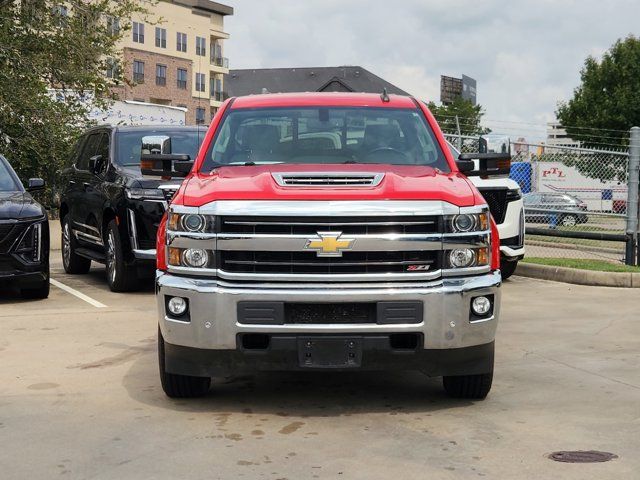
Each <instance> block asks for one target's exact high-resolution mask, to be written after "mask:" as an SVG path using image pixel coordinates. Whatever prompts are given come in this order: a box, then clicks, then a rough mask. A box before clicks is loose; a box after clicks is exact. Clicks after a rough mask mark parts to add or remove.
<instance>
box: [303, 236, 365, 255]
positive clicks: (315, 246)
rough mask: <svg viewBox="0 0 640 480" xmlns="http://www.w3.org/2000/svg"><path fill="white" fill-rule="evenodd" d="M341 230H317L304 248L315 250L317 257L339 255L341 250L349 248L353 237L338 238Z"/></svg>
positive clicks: (351, 245)
mask: <svg viewBox="0 0 640 480" xmlns="http://www.w3.org/2000/svg"><path fill="white" fill-rule="evenodd" d="M341 235H342V232H318V236H317V237H316V238H311V239H309V240H307V243H306V244H305V246H304V248H305V249H308V250H315V251H316V253H317V255H318V256H319V257H341V256H342V250H351V249H352V248H353V244H354V243H356V239H355V238H340V236H341Z"/></svg>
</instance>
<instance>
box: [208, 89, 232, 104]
mask: <svg viewBox="0 0 640 480" xmlns="http://www.w3.org/2000/svg"><path fill="white" fill-rule="evenodd" d="M211 98H213V99H214V100H215V101H216V102H224V101H225V100H226V99H227V98H229V94H227V92H216V91H213V90H212V91H211Z"/></svg>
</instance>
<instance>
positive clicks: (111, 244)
mask: <svg viewBox="0 0 640 480" xmlns="http://www.w3.org/2000/svg"><path fill="white" fill-rule="evenodd" d="M104 243H105V260H106V261H105V264H106V267H107V282H108V283H109V288H110V289H111V291H112V292H129V291H131V290H134V289H136V288H137V287H138V274H137V272H136V270H135V269H134V268H131V267H129V266H127V264H126V263H125V261H124V254H123V252H122V242H121V241H120V232H119V231H118V225H117V224H116V221H115V220H111V221H110V222H109V224H108V225H107V235H106V238H105V242H104Z"/></svg>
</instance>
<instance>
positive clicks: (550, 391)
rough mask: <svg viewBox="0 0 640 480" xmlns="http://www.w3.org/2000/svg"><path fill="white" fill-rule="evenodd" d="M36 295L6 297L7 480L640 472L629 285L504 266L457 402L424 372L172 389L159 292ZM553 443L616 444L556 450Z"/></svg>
mask: <svg viewBox="0 0 640 480" xmlns="http://www.w3.org/2000/svg"><path fill="white" fill-rule="evenodd" d="M53 260H54V265H53V272H52V276H53V278H54V279H55V280H56V281H58V282H61V284H60V285H61V286H66V287H70V288H71V289H74V292H75V291H77V292H80V293H81V294H83V295H85V296H86V298H84V299H82V298H78V297H77V296H74V295H73V294H71V293H69V291H66V290H62V289H60V288H57V287H52V290H51V296H50V298H49V299H48V300H46V301H35V302H34V301H31V302H29V301H23V300H20V299H19V296H18V295H17V294H15V293H12V292H2V293H1V294H0V332H1V335H0V372H1V374H0V378H1V379H2V382H1V383H0V440H1V441H0V444H1V445H2V448H0V478H3V479H4V478H6V479H22V478H25V479H26V478H29V479H41V478H47V479H49V478H57V477H60V478H70V479H71V478H72V479H76V478H77V479H138V478H140V479H152V478H194V479H196V478H202V479H204V478H206V479H212V478H219V479H230V478H250V479H254V478H256V479H257V478H265V479H291V480H294V479H295V480H297V479H306V478H309V479H312V478H345V479H374V478H376V479H377V478H390V477H398V478H430V479H431V478H437V479H440V478H442V479H454V478H456V479H457V478H476V477H486V478H492V479H515V478H536V479H547V478H554V479H565V478H566V479H591V478H593V479H596V478H597V479H609V478H616V479H637V478H640V473H639V472H640V455H638V453H639V452H640V435H638V431H639V429H640V348H639V345H640V322H639V321H638V318H640V317H639V314H638V310H639V308H640V291H638V290H625V289H611V288H597V287H582V286H575V285H566V284H561V283H553V282H545V281H539V280H533V279H525V278H520V277H514V279H513V280H511V281H508V282H506V283H505V285H504V294H503V315H502V319H501V325H500V327H499V331H498V339H497V360H496V377H495V380H494V388H493V390H492V392H491V393H490V395H489V397H488V398H487V399H486V400H485V401H484V402H469V401H456V400H451V399H449V398H447V397H445V396H444V394H443V392H442V390H441V387H440V380H439V379H428V378H425V377H423V376H421V375H419V374H412V373H407V374H373V373H361V374H356V373H354V374H335V373H334V374H331V373H328V374H314V375H302V374H290V373H282V374H275V373H274V374H268V375H260V376H254V377H241V378H230V379H218V380H216V381H215V384H214V387H213V388H212V391H211V392H210V394H209V395H208V396H207V397H206V398H202V399H197V400H181V401H176V400H171V399H168V398H166V397H165V396H164V394H163V392H162V390H161V388H160V383H159V379H158V374H157V360H156V350H155V348H156V340H155V335H156V313H155V301H154V295H153V288H152V286H151V285H150V286H149V288H147V289H146V290H145V291H142V292H139V293H134V294H127V295H123V294H114V293H111V292H109V290H108V288H107V286H106V282H105V280H104V273H103V269H102V268H97V267H96V268H94V269H93V270H92V272H91V273H90V274H89V275H86V276H74V277H72V276H68V275H65V274H64V273H63V271H62V269H61V264H60V258H59V252H57V253H54V256H53ZM557 450H601V451H607V452H612V453H615V454H616V455H618V456H619V458H617V459H615V460H613V461H610V462H607V463H599V464H565V463H557V462H553V461H551V460H549V459H548V458H547V457H546V455H547V454H549V453H550V452H554V451H557Z"/></svg>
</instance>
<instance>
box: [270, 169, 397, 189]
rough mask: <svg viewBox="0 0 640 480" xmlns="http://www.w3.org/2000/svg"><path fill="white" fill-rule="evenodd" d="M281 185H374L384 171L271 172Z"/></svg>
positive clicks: (380, 178)
mask: <svg viewBox="0 0 640 480" xmlns="http://www.w3.org/2000/svg"><path fill="white" fill-rule="evenodd" d="M271 175H272V176H273V179H274V180H275V181H276V183H277V184H278V185H280V186H281V187H331V188H335V187H376V186H378V185H380V182H382V179H383V178H384V173H369V172H318V173H314V172H304V173H302V172H295V173H272V174H271Z"/></svg>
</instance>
